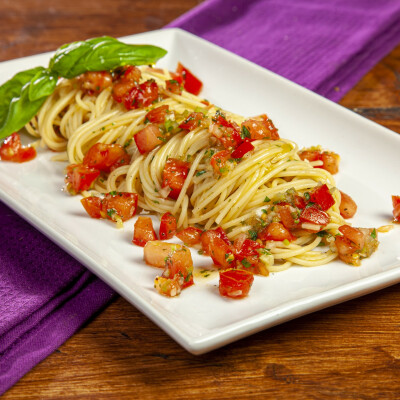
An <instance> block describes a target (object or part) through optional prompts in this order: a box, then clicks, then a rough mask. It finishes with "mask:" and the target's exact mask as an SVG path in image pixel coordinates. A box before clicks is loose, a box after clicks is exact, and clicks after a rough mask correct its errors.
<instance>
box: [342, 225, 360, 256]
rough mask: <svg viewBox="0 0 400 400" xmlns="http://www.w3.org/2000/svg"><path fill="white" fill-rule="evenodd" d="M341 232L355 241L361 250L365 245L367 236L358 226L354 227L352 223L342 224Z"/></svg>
mask: <svg viewBox="0 0 400 400" xmlns="http://www.w3.org/2000/svg"><path fill="white" fill-rule="evenodd" d="M339 232H340V233H342V234H343V236H344V237H345V238H346V239H348V240H350V241H351V242H352V243H354V244H355V245H356V247H357V250H361V249H362V248H363V247H364V243H365V237H364V234H363V233H362V232H361V231H360V230H359V229H357V228H353V227H352V226H350V225H342V226H340V227H339Z"/></svg>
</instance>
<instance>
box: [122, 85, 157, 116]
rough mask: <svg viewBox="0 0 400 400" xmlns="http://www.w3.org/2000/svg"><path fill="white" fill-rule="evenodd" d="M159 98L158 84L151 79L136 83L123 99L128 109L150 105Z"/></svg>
mask: <svg viewBox="0 0 400 400" xmlns="http://www.w3.org/2000/svg"><path fill="white" fill-rule="evenodd" d="M157 98H158V85H157V83H156V82H155V81H154V80H153V79H149V80H148V81H146V82H143V83H141V84H140V85H135V86H133V87H132V89H130V90H129V91H128V93H126V94H125V96H124V98H123V101H124V105H125V108H126V109H127V110H134V109H136V108H142V107H148V106H149V105H151V104H152V103H153V101H155V100H157Z"/></svg>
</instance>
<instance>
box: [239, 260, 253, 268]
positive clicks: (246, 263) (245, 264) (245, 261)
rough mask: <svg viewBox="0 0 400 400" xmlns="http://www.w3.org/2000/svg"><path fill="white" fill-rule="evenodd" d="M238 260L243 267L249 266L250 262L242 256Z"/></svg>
mask: <svg viewBox="0 0 400 400" xmlns="http://www.w3.org/2000/svg"><path fill="white" fill-rule="evenodd" d="M240 262H241V263H242V265H243V267H245V268H250V267H251V264H250V263H249V262H248V261H247V260H246V259H245V258H243V260H242V261H240Z"/></svg>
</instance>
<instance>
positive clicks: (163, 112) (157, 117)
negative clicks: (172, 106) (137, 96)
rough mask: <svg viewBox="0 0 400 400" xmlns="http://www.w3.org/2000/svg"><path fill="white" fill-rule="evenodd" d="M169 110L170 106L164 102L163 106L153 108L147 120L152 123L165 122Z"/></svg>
mask: <svg viewBox="0 0 400 400" xmlns="http://www.w3.org/2000/svg"><path fill="white" fill-rule="evenodd" d="M168 111H169V106H168V105H166V104H164V105H163V106H160V107H156V108H153V109H152V110H151V111H149V112H148V113H147V114H146V117H145V119H144V120H145V121H146V120H147V121H149V122H151V123H152V124H163V123H164V122H165V117H166V116H167V114H168Z"/></svg>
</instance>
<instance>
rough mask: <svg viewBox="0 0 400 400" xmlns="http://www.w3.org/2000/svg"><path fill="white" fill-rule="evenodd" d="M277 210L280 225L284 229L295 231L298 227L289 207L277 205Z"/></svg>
mask: <svg viewBox="0 0 400 400" xmlns="http://www.w3.org/2000/svg"><path fill="white" fill-rule="evenodd" d="M277 208H278V213H279V216H280V218H281V221H282V224H283V226H284V227H285V228H286V229H289V230H290V229H295V228H297V227H298V226H299V224H298V223H296V222H295V219H294V218H293V215H292V211H291V208H290V205H278V206H277Z"/></svg>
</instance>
